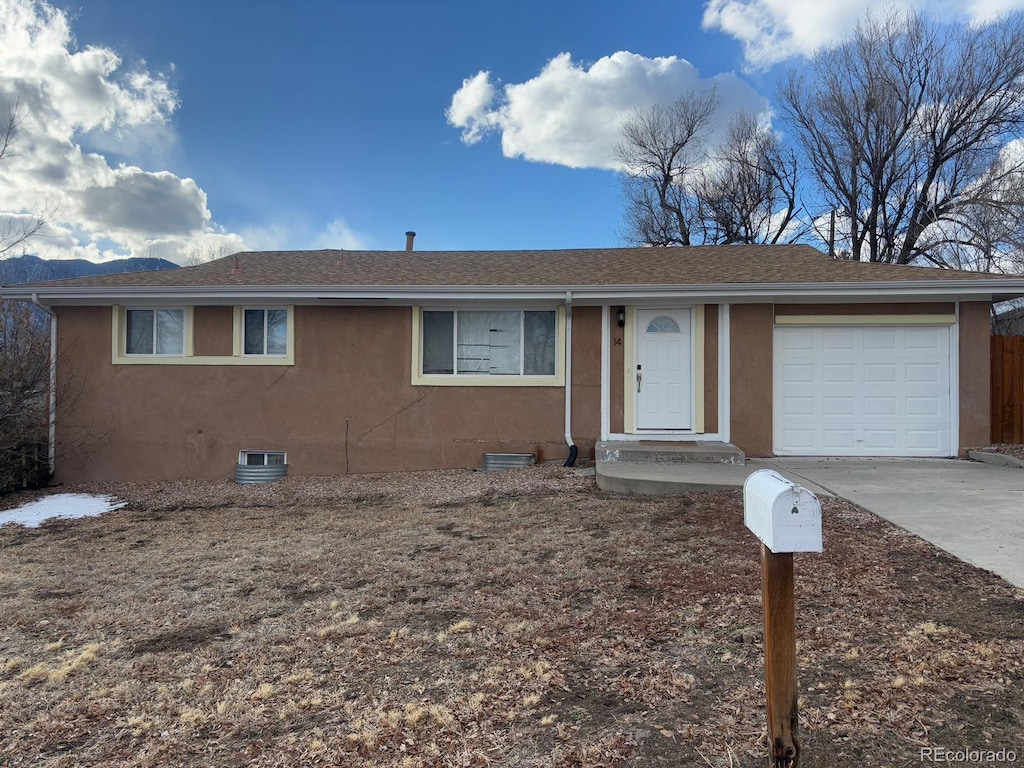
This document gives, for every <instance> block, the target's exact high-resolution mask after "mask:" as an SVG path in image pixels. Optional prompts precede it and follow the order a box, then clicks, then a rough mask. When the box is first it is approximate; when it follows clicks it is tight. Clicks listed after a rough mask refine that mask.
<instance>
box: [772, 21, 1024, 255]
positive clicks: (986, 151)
mask: <svg viewBox="0 0 1024 768" xmlns="http://www.w3.org/2000/svg"><path fill="white" fill-rule="evenodd" d="M779 103H780V108H781V110H782V113H783V116H784V118H785V119H786V121H787V122H788V124H789V125H790V126H791V127H792V129H793V131H794V134H795V136H796V138H797V140H798V142H799V144H800V147H801V150H802V152H803V156H804V158H805V160H806V162H807V165H808V168H809V170H810V172H811V175H812V176H813V178H814V179H815V181H816V182H817V185H818V187H819V191H820V194H821V196H822V198H823V200H824V201H825V206H826V210H828V209H831V210H834V211H836V212H837V213H838V214H839V220H840V221H841V222H843V225H844V228H845V231H844V232H842V233H841V238H840V241H841V244H842V246H843V247H844V248H846V249H848V250H849V251H850V253H851V256H852V258H854V259H857V260H866V261H883V262H893V263H899V264H908V263H911V262H914V261H926V262H930V263H934V264H937V265H938V266H954V265H955V262H952V261H950V260H949V258H947V257H948V256H949V255H950V254H952V253H954V252H956V251H957V249H958V248H960V247H961V246H962V244H963V243H962V241H963V238H964V237H965V235H966V234H969V233H970V230H971V220H972V219H977V217H979V216H981V217H991V216H997V217H1003V218H1012V219H1014V220H1019V219H1020V218H1021V216H1022V214H1024V209H1022V207H1021V202H1022V195H1021V194H1019V193H1017V192H1016V191H1015V190H1018V189H1020V185H1021V182H1022V180H1024V173H1022V172H1024V164H1022V159H1021V158H1020V157H1018V158H1017V159H1013V155H1012V153H1011V154H1008V153H1007V152H1006V151H1005V150H1006V147H1007V145H1008V144H1009V143H1010V142H1011V141H1012V140H1013V139H1015V138H1017V137H1018V136H1019V135H1020V130H1021V127H1022V125H1024V17H1022V16H1021V15H1020V14H1014V15H1011V16H1008V17H1006V18H1004V19H1002V20H1001V21H998V22H995V23H992V24H989V25H987V26H978V27H964V26H956V27H943V26H939V25H935V24H931V23H929V22H927V21H926V20H925V19H924V18H923V17H922V16H921V15H919V14H898V13H891V14H888V15H884V16H869V17H868V18H867V19H866V20H865V21H863V22H862V23H861V24H859V25H858V27H857V29H856V32H855V34H854V37H853V39H852V40H851V41H850V42H848V43H846V44H844V45H841V46H838V47H836V48H832V49H827V50H824V51H822V52H821V53H819V54H818V55H817V56H816V57H815V58H814V60H813V61H812V65H811V74H810V75H802V74H795V73H794V74H791V75H790V76H789V78H788V80H787V81H786V82H785V83H783V84H782V86H781V87H780V90H779ZM990 232H994V230H990ZM960 252H961V255H963V251H962V249H961V251H960ZM959 265H961V266H962V263H961V264H959Z"/></svg>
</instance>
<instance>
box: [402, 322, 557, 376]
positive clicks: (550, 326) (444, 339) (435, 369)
mask: <svg viewBox="0 0 1024 768" xmlns="http://www.w3.org/2000/svg"><path fill="white" fill-rule="evenodd" d="M556 318H557V313H556V312H555V311H554V310H475V309H473V310H461V309H459V310H423V314H422V325H421V333H422V348H421V349H422V355H421V371H420V373H421V374H422V375H424V376H453V377H459V376H467V377H468V376H522V377H529V376H538V377H539V376H546V377H550V376H554V375H555V372H556V357H557V346H558V333H557V324H556Z"/></svg>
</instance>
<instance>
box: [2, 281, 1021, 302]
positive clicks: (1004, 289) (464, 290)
mask: <svg viewBox="0 0 1024 768" xmlns="http://www.w3.org/2000/svg"><path fill="white" fill-rule="evenodd" d="M566 293H571V294H572V297H573V304H574V305H602V304H610V303H615V304H623V303H644V302H651V301H659V300H673V301H680V300H682V301H692V302H694V303H705V304H713V303H764V302H793V303H799V302H833V301H834V302H893V301H911V302H913V301H971V300H973V301H1005V300H1008V299H1013V298H1018V297H1022V296H1024V278H1021V279H991V278H989V279H986V278H981V279H978V280H963V279H959V280H939V279H936V280H902V281H901V280H890V281H884V282H826V283H806V282H800V283H714V284H684V285H543V286H537V285H532V286H531V285H501V286H490V285H487V286H482V285H445V286H437V285H408V286H393V285H372V286H339V285H211V286H190V287H188V286H133V287H124V286H67V285H64V286H44V285H36V286H30V285H24V286H23V285H13V286H5V287H2V288H0V298H5V299H15V300H23V301H32V300H37V301H42V302H44V303H46V304H50V305H53V306H62V305H63V306H74V305H78V306H90V305H92V306H96V305H101V306H102V305H112V304H161V303H169V302H170V303H181V304H228V305H233V304H248V303H260V302H276V303H287V304H297V305H374V306H379V305H396V306H403V305H404V306H408V305H414V304H420V305H430V304H443V303H450V302H465V301H482V302H495V301H502V302H542V303H543V302H552V301H562V300H563V299H564V297H565V295H566Z"/></svg>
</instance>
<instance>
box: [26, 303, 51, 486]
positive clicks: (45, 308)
mask: <svg viewBox="0 0 1024 768" xmlns="http://www.w3.org/2000/svg"><path fill="white" fill-rule="evenodd" d="M32 303H33V304H35V305H36V306H37V307H39V308H40V309H41V310H43V311H44V312H46V314H48V315H49V316H50V402H49V412H48V413H47V439H46V459H47V464H48V465H49V468H50V477H53V473H54V471H55V470H56V465H57V313H56V312H54V311H53V309H51V308H50V307H48V306H47V305H46V304H43V303H42V302H41V301H39V294H37V293H33V294H32Z"/></svg>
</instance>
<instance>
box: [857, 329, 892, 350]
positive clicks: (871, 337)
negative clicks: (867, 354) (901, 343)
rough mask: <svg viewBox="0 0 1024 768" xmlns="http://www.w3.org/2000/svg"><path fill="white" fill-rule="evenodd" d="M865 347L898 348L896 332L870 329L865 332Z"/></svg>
mask: <svg viewBox="0 0 1024 768" xmlns="http://www.w3.org/2000/svg"><path fill="white" fill-rule="evenodd" d="M863 338H864V349H896V332H895V331H893V330H881V329H879V330H870V331H865V332H864V337H863Z"/></svg>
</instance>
